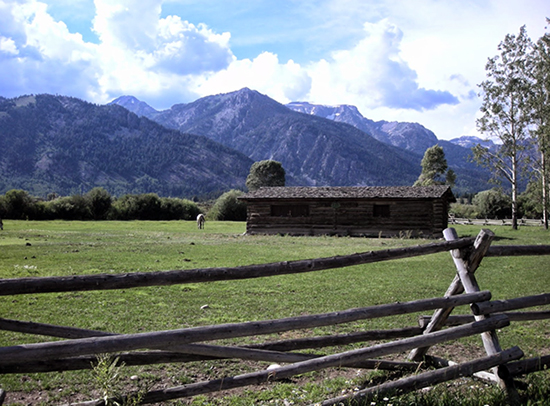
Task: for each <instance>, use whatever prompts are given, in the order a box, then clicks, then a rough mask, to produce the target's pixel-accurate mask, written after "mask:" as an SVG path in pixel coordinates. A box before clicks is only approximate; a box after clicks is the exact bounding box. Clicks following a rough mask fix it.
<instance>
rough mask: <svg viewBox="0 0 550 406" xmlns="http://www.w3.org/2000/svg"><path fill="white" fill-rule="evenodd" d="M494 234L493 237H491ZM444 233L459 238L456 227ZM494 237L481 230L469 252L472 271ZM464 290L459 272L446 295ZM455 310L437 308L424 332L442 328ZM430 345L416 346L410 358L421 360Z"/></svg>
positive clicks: (472, 271)
mask: <svg viewBox="0 0 550 406" xmlns="http://www.w3.org/2000/svg"><path fill="white" fill-rule="evenodd" d="M491 234H492V237H491ZM443 235H444V236H445V239H446V240H447V241H452V240H456V239H458V237H457V236H456V231H455V229H454V228H447V229H445V230H444V231H443ZM493 238H494V234H493V233H492V232H491V231H488V230H481V232H480V233H479V235H478V236H477V238H476V239H475V241H474V244H473V249H472V251H471V253H470V254H469V261H468V271H469V272H470V273H472V276H473V273H474V272H475V271H476V269H477V268H478V267H479V264H480V263H481V260H482V259H483V256H484V255H485V253H486V252H487V249H488V248H489V245H490V242H491V241H492V239H493ZM452 252H453V253H454V254H453V255H459V256H461V254H460V252H461V251H460V250H458V249H456V250H453V251H452ZM462 292H464V287H463V285H462V280H461V278H460V276H459V275H458V274H457V275H456V276H455V278H454V279H453V281H452V282H451V285H450V286H449V288H448V289H447V292H445V296H453V295H459V294H461V293H462ZM452 311H453V307H449V308H446V309H437V310H436V311H435V312H434V315H433V316H432V318H431V319H430V322H429V323H428V325H427V326H426V328H425V329H424V334H428V333H431V332H433V331H437V330H440V329H441V328H442V327H443V325H444V324H445V321H446V320H447V318H448V317H449V315H450V314H451V312H452ZM428 350H429V347H424V348H415V349H414V350H412V351H411V353H410V354H409V359H410V360H411V361H417V362H419V361H421V360H422V359H423V358H424V356H425V355H426V353H427V352H428Z"/></svg>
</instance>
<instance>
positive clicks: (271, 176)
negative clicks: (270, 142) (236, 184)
mask: <svg viewBox="0 0 550 406" xmlns="http://www.w3.org/2000/svg"><path fill="white" fill-rule="evenodd" d="M284 185H285V170H284V168H283V166H282V165H281V163H280V162H277V161H273V160H265V161H258V162H254V163H253V164H252V166H251V167H250V173H249V174H248V177H247V178H246V187H247V188H248V190H250V191H251V192H252V191H254V190H257V189H259V188H261V187H264V186H284Z"/></svg>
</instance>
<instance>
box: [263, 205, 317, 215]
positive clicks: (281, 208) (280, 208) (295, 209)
mask: <svg viewBox="0 0 550 406" xmlns="http://www.w3.org/2000/svg"><path fill="white" fill-rule="evenodd" d="M271 216H273V217H308V216H309V206H308V205H307V204H280V205H272V206H271Z"/></svg>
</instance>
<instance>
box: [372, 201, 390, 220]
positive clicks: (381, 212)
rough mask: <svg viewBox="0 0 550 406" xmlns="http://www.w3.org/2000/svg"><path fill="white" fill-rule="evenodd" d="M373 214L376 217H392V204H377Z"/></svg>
mask: <svg viewBox="0 0 550 406" xmlns="http://www.w3.org/2000/svg"><path fill="white" fill-rule="evenodd" d="M372 215H373V216H374V217H390V205H389V204H375V205H374V208H373V211H372Z"/></svg>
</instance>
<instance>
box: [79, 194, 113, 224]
mask: <svg viewBox="0 0 550 406" xmlns="http://www.w3.org/2000/svg"><path fill="white" fill-rule="evenodd" d="M86 199H87V200H88V204H89V206H90V212H91V214H92V217H93V219H94V220H105V219H106V218H107V212H108V211H109V210H110V209H111V205H112V200H113V199H112V198H111V195H110V194H109V192H107V191H106V190H105V189H103V188H102V187H95V188H93V189H92V190H90V191H89V192H88V193H86Z"/></svg>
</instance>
